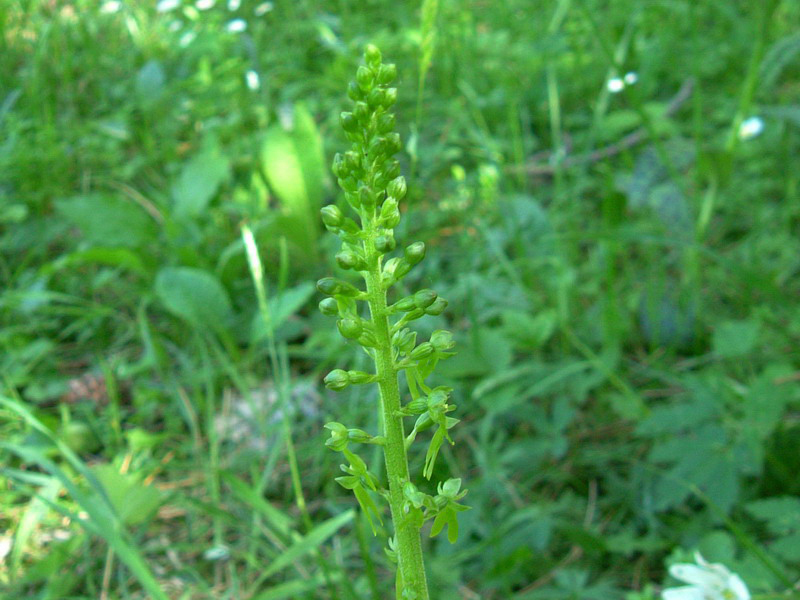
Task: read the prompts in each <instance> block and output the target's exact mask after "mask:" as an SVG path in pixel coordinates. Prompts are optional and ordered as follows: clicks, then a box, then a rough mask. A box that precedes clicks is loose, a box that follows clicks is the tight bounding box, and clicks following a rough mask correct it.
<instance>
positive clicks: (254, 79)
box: [244, 69, 261, 91]
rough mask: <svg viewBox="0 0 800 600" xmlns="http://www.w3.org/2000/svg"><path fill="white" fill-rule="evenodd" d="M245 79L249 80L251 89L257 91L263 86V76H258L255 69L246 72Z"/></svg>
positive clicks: (248, 84) (248, 83)
mask: <svg viewBox="0 0 800 600" xmlns="http://www.w3.org/2000/svg"><path fill="white" fill-rule="evenodd" d="M244 78H245V81H246V82H247V87H248V88H250V89H251V90H253V91H255V90H257V89H258V88H260V87H261V78H260V77H259V76H258V73H256V72H255V71H254V70H253V69H250V70H249V71H247V73H245V76H244Z"/></svg>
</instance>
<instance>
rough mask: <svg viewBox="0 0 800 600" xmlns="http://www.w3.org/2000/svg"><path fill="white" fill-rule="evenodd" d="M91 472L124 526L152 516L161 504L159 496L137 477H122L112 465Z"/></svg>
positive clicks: (95, 467) (97, 467)
mask: <svg viewBox="0 0 800 600" xmlns="http://www.w3.org/2000/svg"><path fill="white" fill-rule="evenodd" d="M92 472H93V473H94V474H95V477H97V480H98V481H99V482H100V483H101V484H102V486H103V488H104V490H105V493H106V496H107V497H108V500H109V502H110V503H111V506H112V507H113V508H114V510H115V511H116V512H117V515H118V516H119V518H120V519H121V520H122V522H123V523H125V524H126V525H137V524H139V523H142V522H144V521H146V520H147V519H148V518H150V517H151V516H152V514H153V513H154V512H155V511H156V509H157V508H158V507H159V505H160V504H161V494H160V493H159V491H158V490H157V489H156V488H154V487H153V486H149V485H144V484H143V483H142V482H141V481H140V480H139V478H138V477H136V476H135V475H131V474H125V475H123V474H122V473H120V472H119V471H118V470H117V469H116V468H114V466H113V465H108V464H105V465H97V466H94V467H92Z"/></svg>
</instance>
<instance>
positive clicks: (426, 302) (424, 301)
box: [414, 289, 438, 310]
mask: <svg viewBox="0 0 800 600" xmlns="http://www.w3.org/2000/svg"><path fill="white" fill-rule="evenodd" d="M437 297H438V294H437V293H436V292H434V291H433V290H427V289H426V290H420V291H418V292H417V293H416V294H414V304H415V305H416V307H417V308H421V309H423V310H425V309H426V308H428V307H429V306H430V305H431V304H433V303H434V302H435V301H436V298H437Z"/></svg>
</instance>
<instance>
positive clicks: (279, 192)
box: [261, 104, 327, 254]
mask: <svg viewBox="0 0 800 600" xmlns="http://www.w3.org/2000/svg"><path fill="white" fill-rule="evenodd" d="M261 161H262V166H263V169H264V174H265V176H266V178H267V181H268V182H269V185H270V187H271V188H272V191H273V192H274V193H275V195H276V196H277V197H278V198H279V199H280V201H281V207H282V209H283V210H282V212H283V215H282V217H281V218H280V219H279V223H278V225H279V227H280V230H281V233H282V234H283V235H285V236H286V238H287V240H288V241H289V242H291V243H292V244H293V246H294V247H295V249H299V250H300V251H301V253H304V254H309V253H313V251H314V249H315V247H316V238H317V231H318V225H317V221H318V216H317V212H318V211H319V209H320V207H321V206H322V196H323V184H324V181H325V180H326V178H327V177H326V173H327V170H326V167H325V160H324V155H323V150H322V138H321V136H320V134H319V131H318V129H317V126H316V124H315V123H314V119H313V117H312V116H311V114H310V113H309V112H308V110H307V109H306V108H305V107H304V106H303V105H301V104H298V105H297V106H295V107H294V111H293V118H292V124H291V127H290V128H288V129H284V128H283V127H282V126H281V125H280V124H275V125H273V126H272V127H270V128H269V130H268V131H267V134H266V137H265V138H264V143H263V146H262V148H261Z"/></svg>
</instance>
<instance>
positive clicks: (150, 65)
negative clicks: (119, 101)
mask: <svg viewBox="0 0 800 600" xmlns="http://www.w3.org/2000/svg"><path fill="white" fill-rule="evenodd" d="M166 79H167V78H166V76H165V75H164V69H163V68H162V66H161V63H160V62H158V61H157V60H149V61H147V62H146V63H145V64H144V66H143V67H142V68H141V69H139V72H138V73H137V74H136V93H137V94H139V96H140V97H141V98H142V100H145V101H146V102H150V101H153V100H156V99H157V98H158V97H159V96H160V95H161V92H162V91H163V89H164V82H165V81H166Z"/></svg>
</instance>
